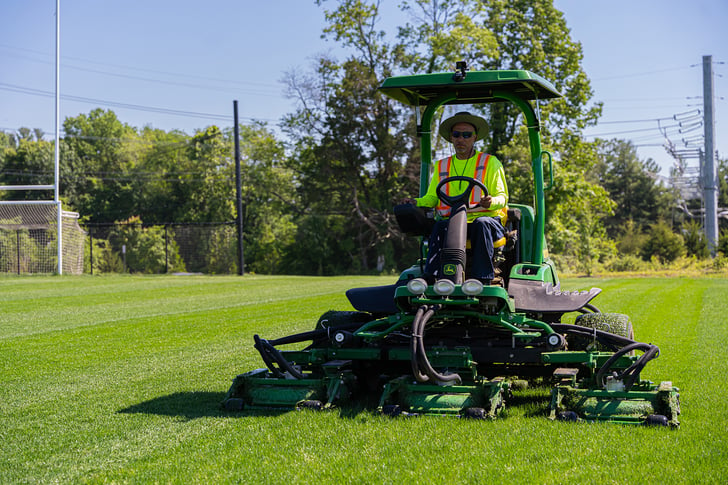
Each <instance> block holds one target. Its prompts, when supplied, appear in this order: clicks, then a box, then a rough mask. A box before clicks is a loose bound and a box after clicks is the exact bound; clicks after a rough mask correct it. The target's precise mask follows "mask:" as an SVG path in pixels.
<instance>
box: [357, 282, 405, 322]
mask: <svg viewBox="0 0 728 485" xmlns="http://www.w3.org/2000/svg"><path fill="white" fill-rule="evenodd" d="M398 286H401V285H398V284H396V283H395V284H393V285H385V286H371V287H367V288H351V289H350V290H347V292H346V297H347V298H348V299H349V303H351V306H353V307H354V309H355V310H357V311H359V312H367V313H372V314H375V315H382V314H389V313H397V312H398V311H399V309H398V308H397V305H395V304H394V291H395V290H396V289H397V287H398Z"/></svg>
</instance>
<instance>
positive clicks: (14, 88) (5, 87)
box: [0, 83, 275, 121]
mask: <svg viewBox="0 0 728 485" xmlns="http://www.w3.org/2000/svg"><path fill="white" fill-rule="evenodd" d="M0 90H3V91H12V92H17V93H22V94H28V95H30V96H43V97H54V96H55V94H54V93H52V92H50V91H43V90H40V89H33V88H26V87H23V86H18V85H15V84H7V83H0ZM60 97H61V99H64V100H67V101H76V102H79V103H86V104H95V105H97V106H99V105H100V106H111V107H116V108H122V109H130V110H135V111H147V112H151V113H160V114H167V115H173V116H186V117H189V118H205V119H212V120H217V121H230V120H231V116H229V115H221V114H214V113H199V112H195V111H185V110H176V109H170V108H159V107H154V106H143V105H138V104H130V103H120V102H116V101H108V100H103V99H94V98H86V97H82V96H73V95H67V94H61V95H60ZM242 118H243V119H246V120H249V121H275V120H272V119H265V118H247V117H242Z"/></svg>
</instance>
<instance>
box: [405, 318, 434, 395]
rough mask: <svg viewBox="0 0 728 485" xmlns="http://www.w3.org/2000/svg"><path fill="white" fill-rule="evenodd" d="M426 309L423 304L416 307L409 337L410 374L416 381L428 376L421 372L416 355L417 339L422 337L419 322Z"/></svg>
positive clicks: (417, 348) (424, 380)
mask: <svg viewBox="0 0 728 485" xmlns="http://www.w3.org/2000/svg"><path fill="white" fill-rule="evenodd" d="M426 310H427V305H423V306H421V307H419V308H418V309H417V312H416V313H415V319H414V320H413V321H412V338H410V355H411V358H410V359H411V363H412V374H414V376H415V379H416V380H417V382H428V381H429V380H430V377H429V376H428V375H427V374H424V373H422V371H421V370H420V363H419V359H418V358H417V355H418V353H419V344H418V339H420V338H422V331H421V330H420V322H421V321H422V317H423V315H424V314H425V311H426Z"/></svg>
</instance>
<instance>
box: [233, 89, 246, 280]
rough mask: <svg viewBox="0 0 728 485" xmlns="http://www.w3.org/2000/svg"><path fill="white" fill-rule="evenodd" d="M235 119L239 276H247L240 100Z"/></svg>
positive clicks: (235, 104)
mask: <svg viewBox="0 0 728 485" xmlns="http://www.w3.org/2000/svg"><path fill="white" fill-rule="evenodd" d="M233 118H234V122H235V125H234V126H235V128H234V130H233V132H234V133H235V189H236V201H235V210H236V212H237V227H238V274H239V275H240V276H242V275H244V274H245V256H244V253H243V179H242V174H241V173H240V124H239V122H238V100H237V99H236V100H234V101H233Z"/></svg>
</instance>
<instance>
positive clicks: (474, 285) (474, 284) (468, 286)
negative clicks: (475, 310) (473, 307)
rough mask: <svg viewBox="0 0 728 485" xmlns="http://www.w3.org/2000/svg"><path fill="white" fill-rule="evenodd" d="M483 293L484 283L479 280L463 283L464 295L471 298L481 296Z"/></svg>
mask: <svg viewBox="0 0 728 485" xmlns="http://www.w3.org/2000/svg"><path fill="white" fill-rule="evenodd" d="M482 291H483V283H481V282H480V281H478V280H472V279H471V280H466V281H465V283H463V293H465V294H466V295H469V296H475V295H480V293H481V292H482Z"/></svg>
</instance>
